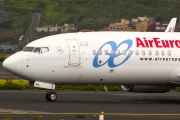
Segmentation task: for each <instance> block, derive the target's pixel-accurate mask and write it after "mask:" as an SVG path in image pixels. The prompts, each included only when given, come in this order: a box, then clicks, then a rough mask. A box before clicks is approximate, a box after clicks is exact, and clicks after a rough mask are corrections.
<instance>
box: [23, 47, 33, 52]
mask: <svg viewBox="0 0 180 120" xmlns="http://www.w3.org/2000/svg"><path fill="white" fill-rule="evenodd" d="M33 50H34V47H24V48H23V49H22V51H24V52H32V51H33Z"/></svg>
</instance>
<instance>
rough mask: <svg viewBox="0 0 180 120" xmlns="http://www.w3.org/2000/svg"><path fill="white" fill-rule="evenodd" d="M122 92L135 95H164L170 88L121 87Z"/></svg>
mask: <svg viewBox="0 0 180 120" xmlns="http://www.w3.org/2000/svg"><path fill="white" fill-rule="evenodd" d="M121 87H122V89H123V90H126V91H129V92H137V93H164V92H168V91H170V90H171V87H170V86H144V85H121Z"/></svg>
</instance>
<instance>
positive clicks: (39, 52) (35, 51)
mask: <svg viewBox="0 0 180 120" xmlns="http://www.w3.org/2000/svg"><path fill="white" fill-rule="evenodd" d="M33 52H34V53H37V54H41V48H40V47H36V48H35V49H34V50H33Z"/></svg>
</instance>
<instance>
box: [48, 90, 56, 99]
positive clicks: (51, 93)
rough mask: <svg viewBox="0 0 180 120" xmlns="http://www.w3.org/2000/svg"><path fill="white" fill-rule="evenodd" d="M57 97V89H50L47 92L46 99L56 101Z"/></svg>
mask: <svg viewBox="0 0 180 120" xmlns="http://www.w3.org/2000/svg"><path fill="white" fill-rule="evenodd" d="M56 99H57V94H56V91H48V92H47V93H46V100H47V101H56Z"/></svg>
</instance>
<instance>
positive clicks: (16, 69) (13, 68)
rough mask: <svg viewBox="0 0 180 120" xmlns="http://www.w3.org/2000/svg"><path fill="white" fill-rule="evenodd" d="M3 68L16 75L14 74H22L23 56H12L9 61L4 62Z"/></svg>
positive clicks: (17, 54)
mask: <svg viewBox="0 0 180 120" xmlns="http://www.w3.org/2000/svg"><path fill="white" fill-rule="evenodd" d="M2 65H3V67H4V68H5V69H6V70H8V71H10V72H12V73H14V74H17V75H19V74H21V72H22V55H21V53H15V54H13V55H11V56H10V57H8V58H7V59H5V61H4V62H3V64H2Z"/></svg>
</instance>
